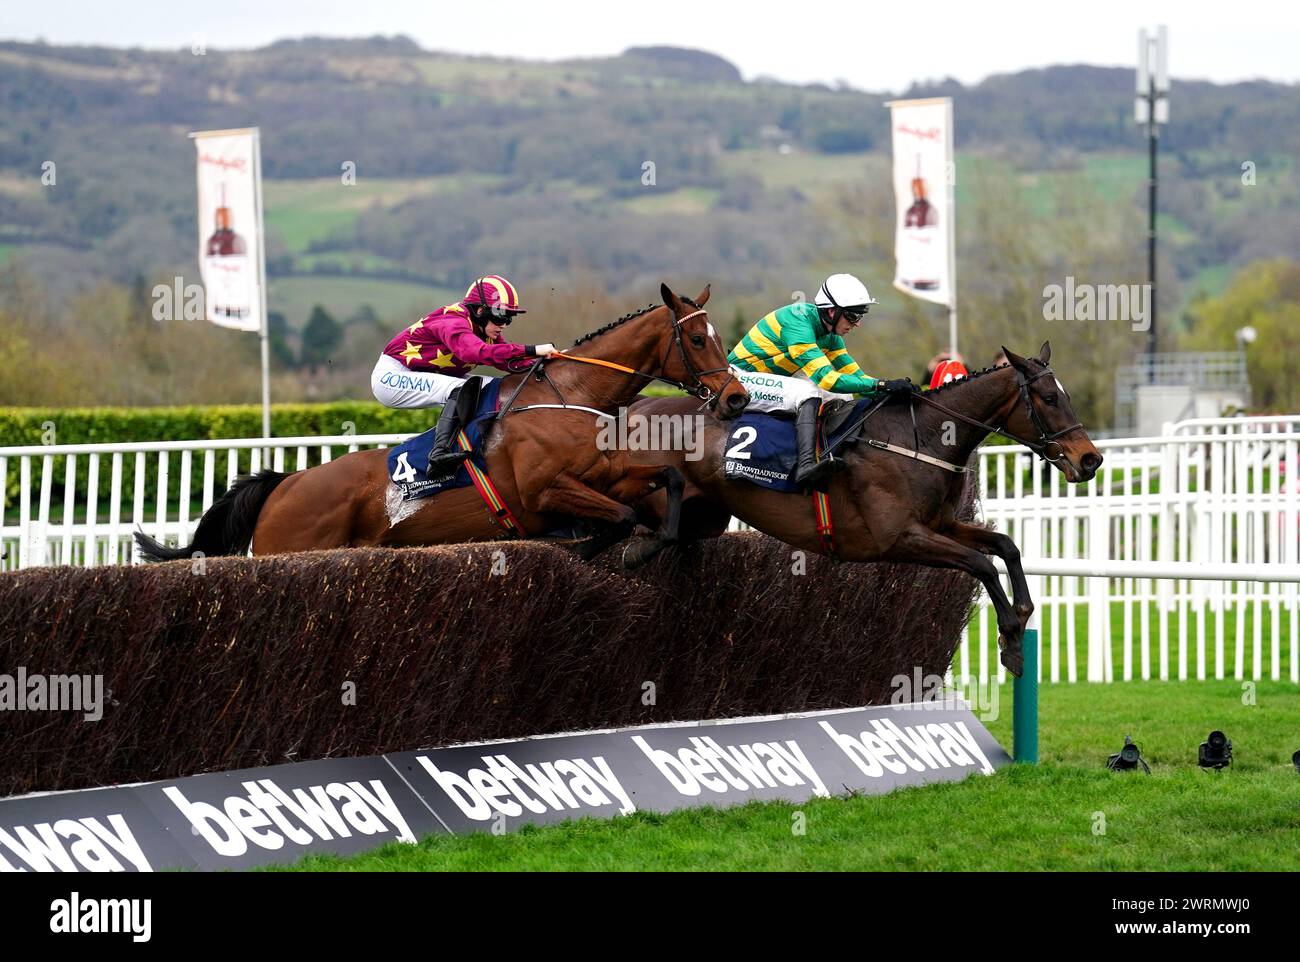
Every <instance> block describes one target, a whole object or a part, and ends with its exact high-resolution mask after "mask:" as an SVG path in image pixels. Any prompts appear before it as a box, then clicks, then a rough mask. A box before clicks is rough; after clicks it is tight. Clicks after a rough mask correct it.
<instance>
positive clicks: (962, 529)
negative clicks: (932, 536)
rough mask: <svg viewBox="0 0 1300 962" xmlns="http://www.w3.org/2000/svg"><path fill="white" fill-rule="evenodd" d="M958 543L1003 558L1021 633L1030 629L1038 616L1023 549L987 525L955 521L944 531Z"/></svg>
mask: <svg viewBox="0 0 1300 962" xmlns="http://www.w3.org/2000/svg"><path fill="white" fill-rule="evenodd" d="M944 534H946V535H948V537H950V538H952V539H953V540H954V541H956V542H957V543H958V544H964V545H966V546H967V547H969V548H975V549H976V550H977V551H983V552H984V553H986V554H994V555H997V557H999V558H1001V559H1002V561H1003V563H1005V564H1006V566H1007V575H1008V577H1010V579H1011V601H1012V607H1013V608H1014V609H1015V612H1016V616H1017V617H1018V618H1019V619H1020V630H1021V631H1023V630H1024V629H1026V628H1028V627H1029V617H1030V615H1032V614H1033V613H1034V599H1033V598H1031V597H1030V595H1029V581H1028V579H1027V578H1025V569H1024V568H1023V567H1022V566H1021V564H1020V549H1019V548H1018V547H1016V543H1015V542H1014V541H1012V540H1011V538H1010V537H1009V536H1008V535H1005V534H1003V533H1002V532H1001V531H994V530H993V529H992V528H985V527H984V526H983V525H978V524H971V523H970V522H968V521H954V522H953V524H952V526H951V527H949V528H948V529H947V530H945V531H944Z"/></svg>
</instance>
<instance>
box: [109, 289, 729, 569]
mask: <svg viewBox="0 0 1300 962" xmlns="http://www.w3.org/2000/svg"><path fill="white" fill-rule="evenodd" d="M660 293H661V295H662V297H663V305H662V306H659V307H650V308H647V309H645V310H644V311H640V312H636V313H633V314H629V315H627V316H626V317H623V318H620V319H619V320H618V321H615V322H614V323H612V324H609V325H607V326H605V327H603V328H601V329H600V330H599V331H596V332H594V333H592V334H589V335H587V336H586V337H583V338H580V339H579V340H578V341H577V342H576V343H575V346H574V347H573V348H572V349H570V350H569V351H567V352H564V354H562V355H561V356H558V357H552V358H548V359H546V360H545V361H543V362H539V363H537V364H535V365H534V366H533V367H532V368H530V369H528V370H527V371H524V372H521V373H519V374H511V375H507V376H506V377H505V378H503V383H502V386H501V405H502V407H503V408H508V411H507V412H506V413H505V415H504V416H503V417H501V418H499V419H498V420H497V421H496V423H495V426H494V427H493V428H492V429H491V431H490V433H488V434H487V440H486V443H485V448H484V450H485V457H486V463H487V473H488V476H489V477H490V478H491V479H492V481H493V482H494V483H495V485H496V487H497V489H498V491H499V492H500V494H501V496H502V498H503V499H504V500H505V502H506V504H507V505H508V506H509V507H510V508H511V510H512V511H513V513H514V516H515V518H516V519H517V520H518V522H519V524H520V525H521V526H522V528H523V529H524V532H525V533H526V534H527V535H537V534H543V533H546V532H549V531H553V530H555V529H556V528H557V527H559V526H560V525H562V524H565V523H568V522H571V521H573V520H575V519H576V520H579V521H584V522H592V523H594V525H595V527H596V529H597V534H596V535H595V536H594V537H592V538H589V539H587V540H586V541H583V542H579V544H578V546H577V549H578V552H579V554H581V555H582V556H583V557H590V556H592V555H594V554H595V553H597V552H599V551H600V550H602V549H603V548H605V547H607V546H608V545H609V544H612V543H614V542H615V541H619V540H622V539H623V538H625V537H626V536H627V534H629V533H630V532H631V530H632V528H633V527H634V526H635V524H636V513H635V511H634V509H633V508H632V507H631V506H630V505H631V504H633V503H635V502H636V501H638V500H639V499H641V498H643V497H645V496H646V495H647V494H648V493H650V492H651V491H654V490H658V489H661V488H663V489H667V490H669V491H670V492H671V493H673V494H674V495H675V497H674V499H672V500H674V501H676V500H679V498H680V492H681V490H682V487H683V481H682V477H681V474H680V473H679V472H678V471H677V470H676V469H675V468H674V467H672V466H671V465H668V464H666V463H661V464H647V463H637V464H633V463H632V462H631V460H630V459H629V457H628V454H627V452H625V451H619V450H602V449H601V448H600V447H598V444H597V439H598V436H599V428H600V424H601V418H600V417H599V416H598V415H597V413H595V412H602V411H603V412H607V413H609V414H616V413H617V411H618V409H619V408H620V407H624V406H626V405H628V404H630V403H631V402H632V401H633V399H634V398H635V397H636V396H637V394H638V393H639V392H640V391H641V389H642V388H643V387H645V385H646V384H647V383H648V382H649V381H650V380H652V379H659V380H667V381H669V382H671V383H675V384H676V385H677V386H679V387H683V388H685V389H687V390H689V391H692V392H694V395H695V396H694V397H692V398H689V399H688V402H689V403H690V405H691V406H692V408H693V409H695V410H698V409H701V408H703V407H704V406H705V404H707V405H708V406H709V407H710V408H711V409H712V410H713V411H714V413H715V414H716V415H717V416H718V417H722V418H729V417H734V416H735V415H736V414H738V413H740V411H742V410H743V409H744V407H745V405H746V404H747V403H748V401H749V395H748V394H747V393H746V391H745V389H744V388H743V387H742V386H741V385H740V383H739V382H738V381H737V380H736V379H735V378H734V377H732V375H731V372H730V368H729V367H728V364H727V357H726V352H725V351H724V350H723V348H722V342H721V341H720V340H719V339H718V336H717V333H716V331H715V330H714V328H713V325H712V324H710V323H709V321H708V315H707V312H706V311H705V310H704V305H705V304H706V303H707V302H708V299H709V288H707V287H706V288H705V289H704V291H703V292H701V293H700V295H699V296H698V297H697V298H696V299H695V300H691V299H689V298H682V297H679V296H678V295H677V294H675V293H673V291H672V290H671V289H670V288H669V287H668V285H666V284H665V285H663V286H662V287H661V288H660ZM709 419H710V420H712V418H709ZM387 460H388V451H387V450H385V449H376V450H371V451H357V452H354V453H352V454H348V455H345V456H344V457H341V458H339V459H337V460H335V461H330V462H329V463H327V464H322V465H319V466H317V467H314V468H308V469H306V470H304V471H297V472H294V473H292V474H284V473H280V472H274V471H263V472H261V473H260V474H258V475H256V476H255V477H249V478H241V479H240V480H238V481H236V482H235V484H234V485H232V486H231V488H230V490H228V491H227V492H226V493H225V494H224V495H223V496H222V497H221V498H220V499H219V500H217V501H216V502H215V503H214V504H213V505H212V507H211V508H209V509H208V511H207V512H206V513H205V514H204V515H203V517H202V518H201V519H200V520H199V524H198V527H197V529H196V530H195V534H194V540H193V542H191V543H190V544H189V545H185V546H183V547H177V548H170V547H167V546H165V545H162V544H159V543H158V542H157V541H155V540H154V539H152V538H149V537H148V536H146V535H144V534H143V533H142V532H137V533H136V535H135V537H136V541H137V543H138V544H139V545H140V548H141V553H142V554H143V555H144V557H146V558H147V559H149V560H153V561H162V560H172V559H176V558H188V557H192V556H193V555H194V554H195V553H196V552H202V553H203V554H205V555H208V556H215V555H230V554H243V553H244V552H246V551H247V550H248V548H249V545H250V542H251V545H252V549H253V554H255V555H266V554H279V553H282V552H289V551H308V550H312V549H319V548H341V547H349V546H358V545H367V546H374V545H388V546H405V545H428V544H450V543H458V542H465V541H482V540H491V539H496V538H500V537H502V536H503V530H502V528H501V527H500V526H499V524H498V522H497V521H496V520H495V519H494V518H493V517H492V516H491V515H489V514H488V512H487V510H486V509H485V507H484V504H483V501H482V500H481V498H480V496H479V494H478V492H477V491H476V489H475V488H474V487H472V486H471V487H464V488H456V489H453V490H450V491H446V492H443V493H441V494H437V495H434V496H432V497H430V498H428V499H426V500H425V501H424V502H423V503H421V504H420V506H419V507H418V508H417V509H416V510H415V511H414V512H413V513H411V514H410V515H409V516H407V517H404V518H402V520H400V521H399V522H398V523H397V524H391V525H390V514H389V504H388V491H389V486H390V481H389V478H388V468H387ZM676 527H677V518H676V512H675V510H668V508H667V507H665V518H664V523H663V525H662V527H661V530H660V536H661V537H663V538H664V540H665V543H671V542H672V541H674V540H675V538H676V536H677V532H676Z"/></svg>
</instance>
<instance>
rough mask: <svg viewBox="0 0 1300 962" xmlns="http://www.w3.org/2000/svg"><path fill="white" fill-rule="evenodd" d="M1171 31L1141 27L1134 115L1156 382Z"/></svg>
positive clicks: (1151, 367) (1150, 359)
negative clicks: (1162, 151) (1161, 161)
mask: <svg viewBox="0 0 1300 962" xmlns="http://www.w3.org/2000/svg"><path fill="white" fill-rule="evenodd" d="M1168 54H1169V32H1168V30H1167V29H1166V28H1165V27H1163V26H1162V27H1159V28H1158V29H1157V30H1156V33H1155V36H1154V37H1148V35H1147V32H1146V31H1145V30H1139V31H1138V68H1137V105H1136V110H1135V119H1136V120H1137V122H1138V123H1139V124H1142V123H1145V124H1146V128H1147V154H1148V157H1149V162H1150V170H1149V173H1148V175H1147V290H1148V292H1149V294H1150V298H1149V300H1148V302H1147V310H1148V311H1149V312H1150V314H1149V316H1148V321H1149V322H1150V323H1149V326H1148V328H1147V380H1149V381H1150V382H1151V383H1155V379H1156V365H1155V361H1156V358H1155V355H1156V351H1157V350H1158V349H1159V345H1160V335H1159V330H1160V326H1159V325H1158V324H1157V323H1156V315H1157V303H1156V301H1157V297H1156V192H1157V186H1158V177H1157V173H1156V147H1157V144H1158V143H1159V140H1160V125H1161V124H1163V123H1168V122H1169V69H1168V65H1169V60H1168Z"/></svg>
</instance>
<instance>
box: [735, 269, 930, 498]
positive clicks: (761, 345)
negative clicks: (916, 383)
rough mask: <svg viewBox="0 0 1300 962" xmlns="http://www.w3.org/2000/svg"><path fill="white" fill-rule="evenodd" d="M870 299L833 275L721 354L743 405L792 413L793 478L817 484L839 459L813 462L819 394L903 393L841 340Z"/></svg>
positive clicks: (905, 388) (847, 277)
mask: <svg viewBox="0 0 1300 962" xmlns="http://www.w3.org/2000/svg"><path fill="white" fill-rule="evenodd" d="M875 303H876V300H875V298H873V297H872V296H871V294H870V292H869V291H868V290H867V288H866V286H865V285H864V284H863V283H862V282H861V281H860V280H858V279H857V278H856V277H854V276H853V275H852V274H832V275H831V276H830V277H828V278H826V281H825V283H823V284H822V286H821V287H820V288H819V289H818V290H817V297H816V298H815V299H814V302H813V303H811V304H809V303H808V302H806V301H799V302H796V303H794V304H787V305H786V306H784V307H780V308H777V309H776V310H775V311H772V312H771V313H770V314H767V315H766V316H764V317H763V318H762V319H761V320H759V322H758V323H757V324H755V325H754V326H753V327H752V328H750V330H749V333H748V334H746V335H745V336H744V337H743V338H741V339H740V343H739V344H737V345H736V346H735V348H733V349H732V351H731V355H730V357H729V358H728V360H730V362H731V364H732V366H733V367H734V368H735V369H736V376H737V378H738V379H739V380H740V382H741V384H743V385H744V386H745V389H746V390H747V391H749V408H748V409H749V410H751V411H767V412H790V413H794V414H795V415H796V421H795V428H796V430H795V436H796V438H797V439H798V444H799V451H798V458H797V461H796V465H795V474H794V480H795V481H796V483H798V484H800V485H810V486H812V487H817V488H820V489H824V486H825V483H826V481H827V479H828V478H829V476H830V474H831V473H833V471H835V470H837V469H838V468H839V467H841V466H842V462H839V461H823V462H821V463H820V464H819V463H818V462H817V447H816V445H817V414H818V411H819V410H820V408H821V403H822V401H823V400H824V399H828V398H833V397H844V398H850V397H851V396H852V395H855V394H871V393H874V392H877V391H885V392H889V393H903V394H906V393H910V392H911V391H912V389H913V388H912V382H911V381H910V380H908V379H906V378H901V379H898V380H893V381H882V380H879V379H878V378H874V377H872V376H871V375H869V374H866V373H865V372H863V370H862V368H861V367H859V366H858V363H857V362H856V361H855V360H853V358H852V357H851V356H850V355H849V352H848V348H846V347H845V346H844V335H845V334H847V333H849V332H850V331H852V330H853V328H855V327H857V326H858V325H859V324H861V323H862V319H863V318H864V317H866V315H867V311H868V310H869V309H870V307H871V305H872V304H875Z"/></svg>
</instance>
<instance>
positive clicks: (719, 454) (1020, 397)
mask: <svg viewBox="0 0 1300 962" xmlns="http://www.w3.org/2000/svg"><path fill="white" fill-rule="evenodd" d="M1003 350H1004V351H1005V353H1006V356H1007V360H1008V362H1009V363H1008V364H1007V365H1004V366H1002V367H995V368H991V369H989V370H987V371H981V372H979V373H977V374H975V375H972V376H970V377H967V378H963V379H960V380H956V381H953V382H950V383H949V384H947V385H944V386H943V387H941V388H939V389H937V390H934V391H929V392H926V393H924V394H913V395H911V396H910V397H907V396H904V397H899V398H892V399H884V400H881V401H880V402H879V404H878V405H877V406H876V407H873V408H869V409H868V411H869V412H870V413H869V414H868V415H867V419H866V421H865V422H864V423H862V424H861V427H860V433H861V437H862V441H860V442H858V443H848V444H846V445H845V446H844V447H843V448H842V450H840V451H837V452H835V454H836V456H837V457H840V458H841V459H842V460H843V462H844V465H845V469H844V470H842V471H841V472H840V473H838V474H836V475H834V476H832V478H831V481H830V486H829V489H828V492H827V496H828V499H829V505H830V513H831V517H832V519H833V522H834V550H833V552H832V551H831V550H830V549H829V548H828V545H827V541H826V538H825V537H824V536H823V534H822V533H820V532H819V531H818V525H817V520H816V517H815V514H814V508H813V503H812V499H811V498H809V497H807V496H806V495H801V494H794V493H785V492H780V491H774V490H771V489H768V488H762V487H759V486H757V485H754V484H751V483H749V482H747V481H740V480H732V479H728V478H726V477H725V476H724V465H723V453H724V449H725V447H726V445H727V443H728V439H729V436H730V431H729V429H728V428H727V427H725V426H722V425H718V424H707V423H706V424H705V425H704V426H703V432H704V444H703V452H704V454H703V457H702V458H700V459H698V460H694V461H692V460H689V459H687V458H686V457H685V453H684V452H682V451H672V452H670V451H659V452H655V457H657V458H658V459H660V460H661V461H662V460H663V459H664V458H666V457H668V456H669V455H674V457H673V459H672V462H671V463H672V464H674V465H676V467H677V468H678V469H679V470H680V471H681V472H682V473H683V474H684V475H685V477H686V480H687V485H686V490H685V491H684V493H683V503H682V506H681V508H680V512H681V526H680V530H679V537H680V540H681V541H683V542H685V541H689V540H694V539H699V538H707V537H716V536H717V535H720V534H721V533H722V532H723V531H725V530H726V528H727V524H728V522H729V521H730V519H731V516H732V515H734V516H735V517H737V518H739V519H740V520H741V521H744V522H745V523H746V524H748V525H750V526H752V527H754V528H757V529H758V530H759V531H762V532H764V533H766V534H769V535H771V536H772V537H774V538H778V539H780V540H781V541H784V542H785V543H786V544H789V545H791V546H793V547H796V548H801V549H803V550H805V551H813V552H817V553H818V554H833V556H834V557H836V558H838V559H839V560H843V561H906V562H912V563H914V564H921V565H927V566H929V567H932V568H956V569H958V570H961V571H965V572H967V573H968V574H971V575H973V576H974V577H976V578H978V579H979V581H980V582H981V583H982V584H983V585H984V588H985V590H987V591H988V594H989V598H990V599H992V602H993V607H994V609H995V610H996V612H997V621H998V635H999V637H998V644H999V647H1000V648H1001V650H1002V654H1001V658H1002V663H1003V664H1004V665H1006V667H1007V669H1008V670H1009V671H1010V672H1011V673H1012V674H1013V675H1015V676H1016V677H1020V673H1021V670H1022V668H1023V654H1022V652H1021V638H1022V636H1023V634H1024V630H1025V627H1026V626H1027V624H1028V622H1029V617H1030V615H1031V614H1033V611H1034V605H1033V600H1032V599H1031V598H1030V597H1029V585H1028V582H1027V581H1026V580H1025V573H1024V569H1023V568H1022V567H1021V564H1020V551H1019V549H1018V548H1017V547H1016V545H1015V542H1013V541H1012V540H1011V538H1009V537H1008V536H1007V535H1005V534H1002V533H1000V532H997V531H993V530H990V529H989V528H985V527H984V526H982V525H980V524H976V523H972V522H969V521H961V520H958V518H957V516H956V515H957V510H958V506H959V504H960V502H961V499H962V490H963V487H964V485H965V483H966V480H967V478H968V476H969V475H968V474H966V473H965V467H966V464H967V462H968V461H969V460H970V457H971V455H972V454H973V453H974V452H975V449H976V447H978V446H979V444H980V443H982V442H983V441H984V439H985V438H987V437H988V436H989V435H990V434H992V433H998V434H1001V435H1004V436H1006V437H1008V438H1010V439H1012V440H1014V441H1016V442H1018V443H1020V444H1023V445H1025V446H1026V447H1028V448H1029V449H1030V450H1031V451H1034V452H1035V453H1036V454H1038V455H1039V456H1040V457H1043V458H1044V459H1045V460H1047V461H1049V462H1050V463H1051V464H1052V465H1053V466H1055V467H1056V468H1057V469H1058V470H1060V471H1061V472H1062V473H1063V474H1064V475H1065V478H1066V480H1067V481H1069V482H1070V483H1072V484H1080V483H1083V482H1086V481H1089V480H1091V479H1092V477H1093V476H1094V475H1095V474H1096V473H1097V469H1098V468H1099V467H1100V466H1101V463H1102V456H1101V454H1100V453H1099V452H1098V451H1097V448H1096V447H1095V446H1094V445H1093V443H1092V440H1091V439H1090V438H1089V437H1088V434H1087V432H1086V431H1085V430H1084V428H1083V425H1082V424H1081V423H1080V422H1079V421H1078V419H1077V418H1076V417H1075V414H1074V408H1073V407H1072V405H1071V403H1070V396H1069V394H1068V393H1066V390H1065V388H1064V387H1062V386H1061V383H1060V381H1059V380H1058V379H1057V378H1056V376H1055V375H1054V373H1053V371H1052V369H1051V367H1049V366H1048V362H1049V361H1050V359H1051V350H1052V349H1051V345H1050V343H1045V344H1043V346H1042V348H1041V350H1040V351H1039V353H1038V356H1037V357H1031V358H1023V357H1020V356H1019V355H1017V354H1014V353H1012V352H1011V351H1007V350H1006V349H1005V348H1003ZM687 407H688V406H687V405H685V404H683V403H682V402H681V401H680V400H678V399H676V398H646V399H644V400H642V401H639V402H637V403H636V404H635V405H633V407H632V409H631V412H630V413H629V417H633V416H636V415H647V416H650V415H656V414H658V415H663V414H679V415H680V414H684V413H685V412H686V410H687ZM854 433H855V432H850V436H852V435H853V434H854ZM868 438H869V439H870V440H868ZM946 441H947V442H951V443H945V442H946ZM880 445H890V446H892V448H893V449H892V450H890V449H887V448H883V447H881V446H880ZM909 452H919V453H920V454H921V455H922V456H923V457H924V458H931V459H933V461H927V460H924V459H918V458H914V457H912V456H910V454H909ZM936 461H937V462H940V463H939V464H936V463H934V462H936ZM942 464H947V465H948V467H947V468H945V467H943V466H942ZM954 467H956V468H960V469H962V470H961V471H960V472H958V471H953V470H951V468H954ZM638 508H639V510H640V512H641V518H642V521H643V522H644V523H647V524H650V523H652V521H653V520H654V519H656V518H658V517H661V516H662V515H663V514H664V512H665V511H666V510H667V508H666V504H665V501H664V499H663V497H662V496H660V495H650V496H647V499H646V500H645V501H644V502H642V504H640V505H639V506H638ZM659 547H660V546H659V545H658V544H656V543H653V542H650V543H649V544H648V546H647V547H646V548H644V549H642V551H641V552H640V554H641V555H649V554H652V553H653V552H654V551H657V550H659ZM989 554H992V555H996V556H997V557H999V558H1001V559H1002V560H1003V561H1004V562H1005V563H1006V566H1007V572H1008V574H1009V575H1010V579H1011V586H1012V599H1011V600H1008V599H1007V596H1006V594H1005V593H1004V592H1003V590H1002V585H1001V583H1000V582H999V580H998V572H997V569H996V568H995V567H994V566H993V563H992V562H991V561H990V560H989V559H988V557H986V555H989Z"/></svg>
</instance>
